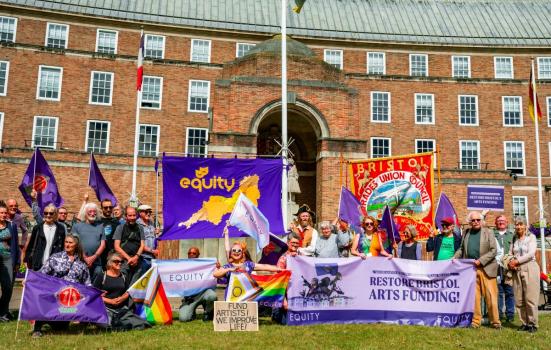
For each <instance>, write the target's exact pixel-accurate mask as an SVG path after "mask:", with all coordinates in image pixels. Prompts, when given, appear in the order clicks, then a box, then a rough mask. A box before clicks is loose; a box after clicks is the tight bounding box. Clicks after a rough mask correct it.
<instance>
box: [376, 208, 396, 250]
mask: <svg viewBox="0 0 551 350" xmlns="http://www.w3.org/2000/svg"><path fill="white" fill-rule="evenodd" d="M379 230H381V231H384V233H381V238H382V240H383V242H382V244H383V246H384V247H385V250H386V251H387V252H389V253H390V252H391V251H392V244H393V243H394V242H396V243H398V242H400V240H401V239H400V230H399V229H398V225H396V221H394V217H393V216H392V212H391V211H390V208H389V207H388V205H387V206H386V207H385V211H384V213H383V218H382V219H381V222H380V223H379Z"/></svg>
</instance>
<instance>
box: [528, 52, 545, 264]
mask: <svg viewBox="0 0 551 350" xmlns="http://www.w3.org/2000/svg"><path fill="white" fill-rule="evenodd" d="M531 76H532V80H531V81H530V84H532V99H533V101H534V108H533V111H534V127H535V129H536V130H535V132H536V167H537V170H538V211H539V224H540V239H541V270H542V271H543V273H545V274H547V261H546V260H547V259H546V256H545V215H544V211H543V193H542V186H541V164H540V163H541V162H540V133H539V120H538V103H537V100H536V98H537V94H536V72H535V71H534V60H532V74H531Z"/></svg>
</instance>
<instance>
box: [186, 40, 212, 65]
mask: <svg viewBox="0 0 551 350" xmlns="http://www.w3.org/2000/svg"><path fill="white" fill-rule="evenodd" d="M191 61H192V62H204V63H209V62H210V40H200V39H193V40H191Z"/></svg>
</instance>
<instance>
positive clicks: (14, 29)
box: [0, 16, 18, 43]
mask: <svg viewBox="0 0 551 350" xmlns="http://www.w3.org/2000/svg"><path fill="white" fill-rule="evenodd" d="M0 18H9V19H14V20H15V22H14V25H13V41H12V42H13V43H15V42H16V38H17V22H18V20H17V17H10V16H0Z"/></svg>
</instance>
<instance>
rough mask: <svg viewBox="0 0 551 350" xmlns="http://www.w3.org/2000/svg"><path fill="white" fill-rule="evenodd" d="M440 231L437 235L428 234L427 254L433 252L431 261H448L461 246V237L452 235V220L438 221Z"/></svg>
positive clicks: (432, 232)
mask: <svg viewBox="0 0 551 350" xmlns="http://www.w3.org/2000/svg"><path fill="white" fill-rule="evenodd" d="M440 224H441V227H442V230H440V234H439V235H435V234H434V230H432V231H431V232H430V235H429V239H428V240H427V252H434V253H433V255H432V257H433V260H450V259H451V258H453V255H454V254H455V252H456V251H457V249H459V246H460V245H461V236H459V235H458V234H455V233H454V230H453V229H454V226H455V225H454V220H453V218H444V219H442V220H441V221H440Z"/></svg>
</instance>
